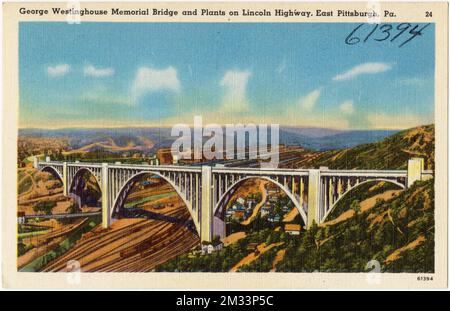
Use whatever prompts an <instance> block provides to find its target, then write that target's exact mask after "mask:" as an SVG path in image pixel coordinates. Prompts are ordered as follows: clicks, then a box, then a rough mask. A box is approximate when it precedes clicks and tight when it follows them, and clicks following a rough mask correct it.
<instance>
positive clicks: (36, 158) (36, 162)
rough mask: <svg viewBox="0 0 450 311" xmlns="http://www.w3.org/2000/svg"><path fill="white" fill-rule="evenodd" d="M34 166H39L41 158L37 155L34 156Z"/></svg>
mask: <svg viewBox="0 0 450 311" xmlns="http://www.w3.org/2000/svg"><path fill="white" fill-rule="evenodd" d="M33 167H34V168H35V169H37V168H39V159H38V157H37V156H33Z"/></svg>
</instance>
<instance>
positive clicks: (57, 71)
mask: <svg viewBox="0 0 450 311" xmlns="http://www.w3.org/2000/svg"><path fill="white" fill-rule="evenodd" d="M69 71H70V65H68V64H59V65H55V66H48V67H47V74H48V75H49V76H51V77H61V76H64V75H66V74H67V73H68V72H69Z"/></svg>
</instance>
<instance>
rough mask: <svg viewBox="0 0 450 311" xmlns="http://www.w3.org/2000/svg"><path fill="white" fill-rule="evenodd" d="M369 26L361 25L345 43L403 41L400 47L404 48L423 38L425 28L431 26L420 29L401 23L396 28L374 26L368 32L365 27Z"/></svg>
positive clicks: (417, 26)
mask: <svg viewBox="0 0 450 311" xmlns="http://www.w3.org/2000/svg"><path fill="white" fill-rule="evenodd" d="M365 25H368V24H359V25H358V26H356V28H355V29H353V30H352V32H350V34H349V35H348V36H347V38H345V43H346V44H348V45H354V44H358V43H360V42H362V43H365V42H367V41H369V40H374V41H380V42H381V41H385V40H389V41H390V42H394V41H395V40H397V39H398V40H401V39H403V41H402V42H401V43H400V44H399V46H398V47H402V46H404V45H405V44H407V43H408V42H410V41H411V40H412V39H414V38H415V37H417V36H421V35H422V34H423V33H422V32H423V31H424V30H425V28H427V27H428V26H429V25H430V24H426V25H424V26H422V27H420V28H419V25H414V26H413V25H411V24H410V23H401V24H398V25H397V26H396V27H395V26H393V25H392V24H373V25H372V28H371V29H369V30H367V29H364V26H365ZM364 30H365V31H364Z"/></svg>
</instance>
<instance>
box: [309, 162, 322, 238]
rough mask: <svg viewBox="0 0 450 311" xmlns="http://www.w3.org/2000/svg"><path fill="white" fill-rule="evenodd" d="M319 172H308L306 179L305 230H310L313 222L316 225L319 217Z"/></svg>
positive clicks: (316, 170)
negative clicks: (306, 212) (306, 207)
mask: <svg viewBox="0 0 450 311" xmlns="http://www.w3.org/2000/svg"><path fill="white" fill-rule="evenodd" d="M320 188H321V185H320V170H318V169H314V170H309V178H308V215H307V217H308V223H307V224H306V228H307V229H309V228H311V226H312V224H313V222H316V224H318V219H319V217H318V216H317V214H318V211H319V209H318V207H319V202H320Z"/></svg>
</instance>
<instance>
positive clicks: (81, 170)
mask: <svg viewBox="0 0 450 311" xmlns="http://www.w3.org/2000/svg"><path fill="white" fill-rule="evenodd" d="M85 173H88V174H89V175H90V176H94V178H95V182H96V183H97V186H98V188H99V189H100V192H101V189H102V187H101V184H100V181H99V179H98V177H97V175H96V174H95V172H94V171H93V170H91V169H90V168H89V167H80V168H79V169H78V170H77V171H76V172H75V174H74V175H73V177H72V180H70V181H69V193H71V192H72V188H73V186H74V181H76V179H77V178H80V177H81V176H83V175H84V174H85Z"/></svg>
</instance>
